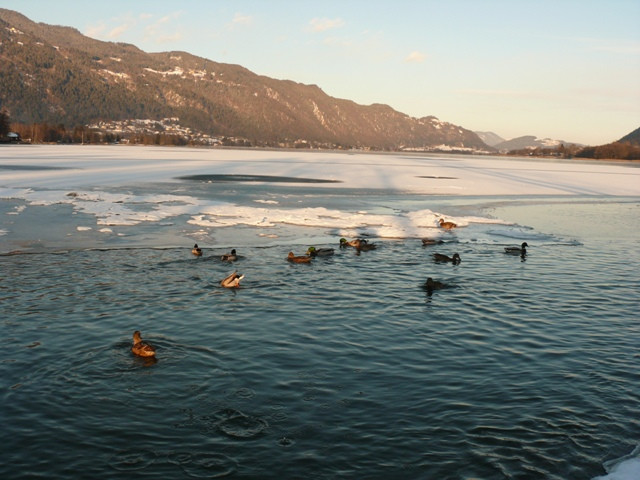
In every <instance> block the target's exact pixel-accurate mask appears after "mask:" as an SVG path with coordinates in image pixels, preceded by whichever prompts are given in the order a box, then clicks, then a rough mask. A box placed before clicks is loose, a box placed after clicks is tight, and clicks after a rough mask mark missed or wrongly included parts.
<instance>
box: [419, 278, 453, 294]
mask: <svg viewBox="0 0 640 480" xmlns="http://www.w3.org/2000/svg"><path fill="white" fill-rule="evenodd" d="M422 287H423V288H424V289H425V290H426V291H427V292H428V293H431V292H433V291H434V290H442V289H443V288H447V285H446V284H444V283H442V282H439V281H437V280H434V279H433V278H431V277H429V278H427V281H426V282H424V285H423V286H422Z"/></svg>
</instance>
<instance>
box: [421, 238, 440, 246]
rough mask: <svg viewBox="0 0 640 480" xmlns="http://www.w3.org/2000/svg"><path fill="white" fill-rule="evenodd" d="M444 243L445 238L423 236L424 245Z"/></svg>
mask: <svg viewBox="0 0 640 480" xmlns="http://www.w3.org/2000/svg"><path fill="white" fill-rule="evenodd" d="M442 243H444V240H440V239H435V238H423V239H422V245H425V246H427V245H440V244H442Z"/></svg>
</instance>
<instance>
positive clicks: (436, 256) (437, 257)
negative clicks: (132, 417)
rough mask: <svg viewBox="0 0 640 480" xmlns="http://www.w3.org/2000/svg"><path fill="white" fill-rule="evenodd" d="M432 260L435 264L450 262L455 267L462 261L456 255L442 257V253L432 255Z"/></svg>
mask: <svg viewBox="0 0 640 480" xmlns="http://www.w3.org/2000/svg"><path fill="white" fill-rule="evenodd" d="M433 259H434V260H435V261H436V262H451V263H453V264H454V265H457V264H459V263H460V262H461V261H462V259H461V258H460V255H458V254H457V253H454V254H453V257H449V256H447V255H444V254H442V253H434V254H433Z"/></svg>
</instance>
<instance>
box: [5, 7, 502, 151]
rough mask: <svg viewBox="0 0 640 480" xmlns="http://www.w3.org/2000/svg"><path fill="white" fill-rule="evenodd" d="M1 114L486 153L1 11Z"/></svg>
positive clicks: (261, 82) (377, 109) (401, 117)
mask: <svg viewBox="0 0 640 480" xmlns="http://www.w3.org/2000/svg"><path fill="white" fill-rule="evenodd" d="M0 84H1V85H2V88H1V89H0V108H4V109H6V110H7V111H8V113H9V115H10V117H11V120H12V121H14V122H23V123H31V122H48V123H52V124H59V123H62V124H64V125H66V126H67V127H73V126H76V125H86V124H89V123H95V122H99V121H117V120H127V119H151V120H160V119H163V118H176V117H177V118H179V120H180V124H181V125H182V126H183V127H188V128H191V129H193V130H197V131H200V132H204V133H207V134H212V135H219V136H223V135H224V136H237V137H242V138H246V139H248V140H249V141H250V142H253V143H254V144H257V145H278V144H279V143H281V142H291V141H296V140H300V139H301V140H305V141H309V142H314V143H317V144H323V145H329V146H334V147H335V146H338V147H339V146H354V147H371V148H376V149H400V148H405V149H433V148H436V147H438V146H442V147H444V148H447V149H463V150H466V149H468V150H476V151H478V150H479V151H491V150H492V149H491V148H490V147H488V146H487V145H486V144H485V143H484V142H483V141H482V140H481V139H480V138H479V137H478V136H477V135H476V134H475V133H473V132H471V131H469V130H467V129H464V128H462V127H460V126H457V125H453V124H451V123H448V122H443V121H440V120H438V119H437V118H435V117H433V116H426V117H423V118H414V117H410V116H408V115H406V114H403V113H401V112H397V111H396V110H394V109H392V108H391V107H389V106H387V105H381V104H373V105H368V106H364V105H359V104H356V103H355V102H352V101H350V100H344V99H337V98H333V97H330V96H328V95H327V94H326V93H324V92H323V91H322V90H321V89H320V88H319V87H318V86H316V85H304V84H301V83H296V82H293V81H290V80H276V79H272V78H269V77H266V76H261V75H257V74H255V73H253V72H251V71H249V70H247V69H246V68H243V67H241V66H239V65H231V64H224V63H218V62H214V61H212V60H209V59H205V58H201V57H197V56H194V55H191V54H189V53H186V52H162V53H147V52H144V51H142V50H140V49H139V48H137V47H135V46H133V45H130V44H124V43H112V42H102V41H98V40H94V39H92V38H89V37H86V36H84V35H82V34H81V33H80V32H79V31H77V30H75V29H73V28H70V27H63V26H52V25H47V24H44V23H34V22H32V21H31V20H29V19H28V18H26V17H25V16H23V15H21V14H20V13H17V12H15V11H11V10H6V9H0Z"/></svg>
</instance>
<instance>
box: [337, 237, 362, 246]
mask: <svg viewBox="0 0 640 480" xmlns="http://www.w3.org/2000/svg"><path fill="white" fill-rule="evenodd" d="M358 241H359V239H356V240H347V239H346V238H344V237H343V238H341V239H340V248H346V247H355V246H356V243H357V242H358Z"/></svg>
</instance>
